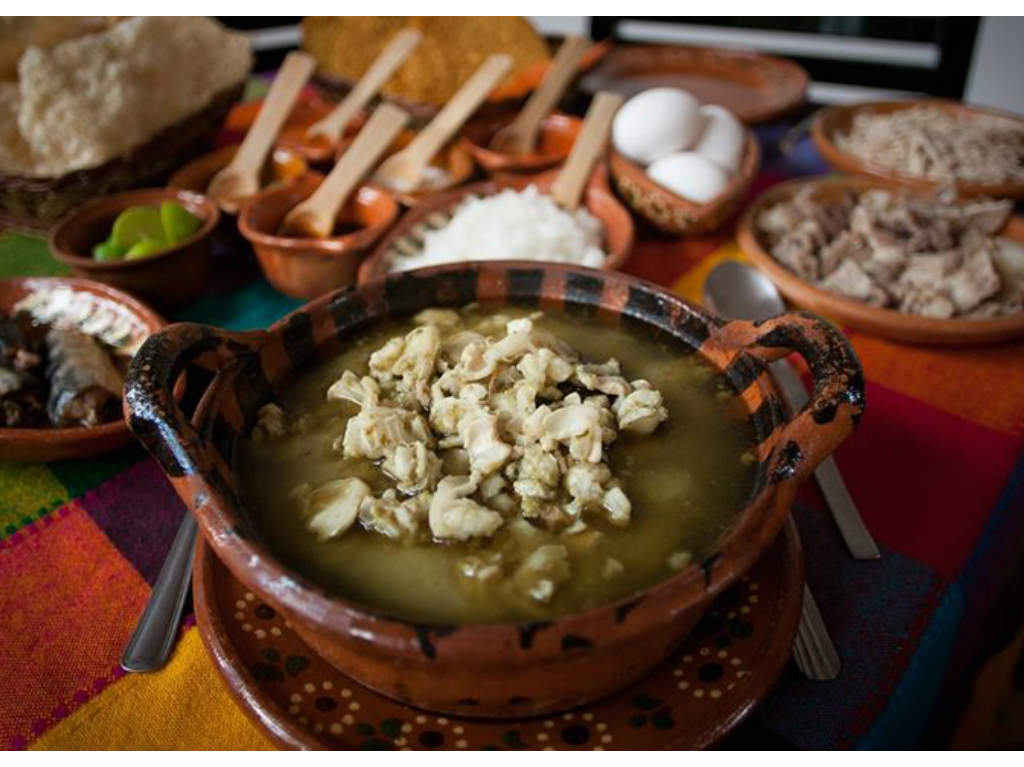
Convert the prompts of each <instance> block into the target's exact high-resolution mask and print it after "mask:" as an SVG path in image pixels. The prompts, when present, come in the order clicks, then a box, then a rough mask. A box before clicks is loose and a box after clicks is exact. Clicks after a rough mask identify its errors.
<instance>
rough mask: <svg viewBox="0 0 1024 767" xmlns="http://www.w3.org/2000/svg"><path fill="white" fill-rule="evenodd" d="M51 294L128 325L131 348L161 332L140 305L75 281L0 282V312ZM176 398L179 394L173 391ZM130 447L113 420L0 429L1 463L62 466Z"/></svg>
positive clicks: (157, 320)
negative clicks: (67, 295)
mask: <svg viewBox="0 0 1024 767" xmlns="http://www.w3.org/2000/svg"><path fill="white" fill-rule="evenodd" d="M53 290H59V291H62V292H63V291H66V290H71V291H72V293H73V294H76V295H79V294H81V295H83V296H85V297H86V300H87V301H88V302H94V303H95V306H96V308H97V309H101V310H103V311H111V312H112V313H114V314H116V315H119V316H126V317H128V318H129V319H130V322H131V326H132V329H133V339H132V343H133V345H135V344H141V343H142V341H143V340H144V339H145V338H146V337H147V336H149V335H150V334H151V333H155V332H156V331H158V330H160V328H162V327H163V326H164V321H163V318H161V317H160V315H158V314H157V313H156V312H154V311H153V310H152V309H150V308H149V307H148V306H146V305H145V304H143V303H142V302H141V301H137V300H136V299H134V298H132V297H131V296H129V295H128V294H127V293H122V292H121V291H120V290H115V289H114V288H112V287H109V286H108V285H105V284H103V283H102V282H94V281H93V280H82V279H79V278H77V277H15V278H12V279H6V280H0V312H3V313H4V314H7V315H10V314H13V313H14V307H15V306H16V305H17V304H18V303H19V302H20V301H22V300H23V299H24V298H26V297H28V296H29V295H32V294H36V293H40V292H49V291H53ZM175 392H176V393H177V394H178V395H179V396H180V394H181V393H182V392H183V389H179V388H177V387H176V388H175ZM131 441H132V435H131V432H130V431H128V425H127V424H126V423H125V421H124V419H122V418H118V419H116V420H114V421H108V422H107V423H102V424H100V425H98V426H93V427H92V428H88V429H87V428H84V427H71V428H65V429H51V428H46V427H42V428H37V429H7V428H0V461H64V460H69V459H72V458H85V457H94V456H99V455H103V454H105V453H110V452H112V451H114V450H117V449H119V448H122V447H124V446H125V445H127V444H129V443H130V442H131Z"/></svg>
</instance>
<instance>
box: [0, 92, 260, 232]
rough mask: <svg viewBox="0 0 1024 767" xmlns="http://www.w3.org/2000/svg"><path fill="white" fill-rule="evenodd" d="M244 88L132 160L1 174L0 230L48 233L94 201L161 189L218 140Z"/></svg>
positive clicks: (223, 94) (167, 130)
mask: <svg viewBox="0 0 1024 767" xmlns="http://www.w3.org/2000/svg"><path fill="white" fill-rule="evenodd" d="M244 87H245V84H244V83H238V84H237V85H235V86H232V87H231V88H228V89H226V90H223V91H221V92H220V93H218V94H217V95H215V96H214V97H213V99H211V101H210V103H209V104H207V105H206V106H205V107H204V108H203V109H201V110H200V111H198V112H196V113H195V114H192V115H190V116H188V117H186V118H184V119H183V120H179V121H178V122H176V123H175V124H173V125H171V126H169V127H167V128H165V129H164V130H162V131H160V132H159V133H157V134H156V135H155V136H153V137H152V138H151V139H150V140H149V141H147V142H146V143H144V144H141V145H139V146H138V147H136V148H135V149H133V150H131V151H130V152H129V153H128V154H126V155H122V156H121V157H116V158H114V159H113V160H110V161H109V162H106V163H104V164H103V165H98V166H97V167H95V168H87V169H85V170H80V171H74V172H72V173H67V174H65V175H63V176H54V177H38V176H36V177H33V176H16V175H9V174H6V173H0V229H14V230H19V231H27V232H45V231H46V230H47V229H49V228H50V227H51V226H53V225H54V224H55V223H57V222H58V221H59V220H60V219H62V218H63V217H64V216H65V215H67V214H68V213H69V212H71V211H72V210H73V209H75V208H77V207H78V206H79V205H81V204H82V203H84V202H87V201H88V200H91V199H93V198H94V197H102V196H104V195H107V194H112V193H114V192H121V191H124V190H126V189H132V188H136V187H141V186H152V185H154V184H161V183H163V182H164V180H166V178H167V176H169V175H170V173H171V172H172V171H174V170H176V169H177V168H178V167H180V166H181V165H184V164H185V163H186V162H188V161H189V160H191V159H192V158H194V157H196V156H197V155H199V154H200V153H202V152H204V151H206V150H207V149H208V148H209V147H210V146H211V145H212V144H213V140H214V139H215V138H216V136H217V133H218V132H219V131H220V128H221V126H222V125H223V124H224V119H225V118H226V117H227V114H228V111H229V110H230V109H231V106H232V105H233V104H234V103H235V102H236V101H238V99H239V98H241V96H242V90H243V89H244Z"/></svg>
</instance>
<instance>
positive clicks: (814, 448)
mask: <svg viewBox="0 0 1024 767" xmlns="http://www.w3.org/2000/svg"><path fill="white" fill-rule="evenodd" d="M477 301H479V302H482V303H486V304H487V305H495V306H498V307H500V306H501V305H502V304H506V303H509V302H515V303H519V304H521V303H526V304H532V305H536V306H541V307H545V308H548V309H550V310H558V309H560V308H562V307H565V308H567V309H570V310H575V311H584V312H587V313H589V314H590V315H591V316H592V317H594V318H595V319H594V321H597V322H602V323H608V324H609V326H615V325H617V324H620V323H629V324H630V325H632V326H634V327H636V328H637V329H638V330H639V331H640V332H648V333H652V334H654V333H661V334H668V335H669V336H671V337H672V338H673V339H674V341H673V343H679V344H682V345H684V346H686V347H690V348H692V349H695V350H697V351H698V353H700V354H702V355H703V356H704V357H705V358H706V359H707V360H708V361H709V362H710V363H711V364H712V365H713V366H714V367H716V368H717V369H718V370H720V371H722V373H723V375H724V376H725V379H726V380H727V381H729V382H730V384H731V386H732V387H733V388H734V389H735V390H736V391H737V392H742V393H743V396H742V399H741V401H742V402H743V407H744V408H745V411H746V414H747V416H748V417H749V418H750V421H751V428H752V429H753V431H754V433H755V434H756V440H757V442H758V445H757V447H756V448H754V452H755V454H756V456H757V461H758V463H757V467H756V481H755V484H754V488H753V490H752V492H751V496H750V498H749V501H748V502H747V504H746V507H745V508H744V509H743V510H738V511H737V516H736V519H735V522H734V523H733V524H732V525H731V526H730V528H729V529H728V530H727V531H725V532H724V533H723V534H722V536H721V537H720V539H719V540H718V541H717V543H716V547H715V548H716V550H715V553H714V554H713V555H712V556H709V557H707V558H706V559H704V560H703V561H701V562H698V563H695V564H693V565H691V566H690V567H688V568H687V569H685V570H683V571H681V572H679V573H678V574H676V575H674V576H672V577H671V578H668V579H667V580H665V581H663V582H661V583H658V584H656V585H654V586H652V587H650V588H647V589H644V590H642V591H639V592H637V593H635V594H633V595H631V596H629V597H627V598H625V599H622V600H619V601H617V602H613V603H611V604H606V605H602V606H600V607H596V608H593V609H589V610H586V611H585V612H581V613H576V614H572V615H567V616H564V617H560V618H557V619H554V620H551V621H542V622H533V623H494V624H467V625H436V624H429V623H427V624H422V623H411V622H409V621H405V620H399V619H395V618H392V617H390V616H388V615H386V614H384V613H382V612H380V611H378V610H374V609H373V608H371V607H367V606H364V605H361V604H357V603H355V602H353V601H350V600H348V599H345V598H343V597H339V596H337V595H334V594H331V593H329V592H327V591H325V590H324V589H322V588H321V587H319V586H318V585H317V584H315V583H313V582H311V581H309V580H307V579H305V578H304V577H302V576H300V575H299V574H297V573H295V572H294V571H292V570H290V569H289V568H288V567H287V566H285V565H284V564H283V563H282V562H281V561H280V560H279V559H278V558H277V557H276V556H275V555H274V553H273V552H272V550H271V549H270V548H269V547H268V546H267V545H266V542H265V541H264V540H263V539H261V537H260V535H259V533H258V532H257V530H256V529H255V528H254V527H253V525H252V522H251V521H250V517H249V516H248V515H247V513H246V511H245V509H244V508H243V507H242V505H241V504H240V502H239V500H238V495H237V492H238V487H239V482H240V478H239V477H238V475H237V474H236V472H235V470H234V466H235V464H234V462H233V455H234V454H235V452H236V443H237V440H238V439H239V437H240V436H242V435H246V434H248V433H249V431H250V430H251V428H252V426H253V423H254V420H255V413H256V411H257V410H258V409H259V408H260V407H262V406H263V405H264V404H265V403H267V402H269V401H271V400H272V399H273V398H275V392H279V391H280V390H281V387H282V386H283V385H284V383H285V381H286V379H287V378H288V376H289V375H290V374H291V373H292V371H293V370H295V369H298V368H302V367H307V366H311V365H315V364H318V363H320V362H323V361H326V360H329V359H332V358H334V356H335V355H336V354H337V353H338V352H339V351H340V350H341V349H342V348H344V347H345V346H346V345H348V344H351V343H353V342H355V341H356V340H357V339H358V338H359V337H360V336H361V335H362V334H363V333H364V332H366V331H367V329H368V328H371V327H372V326H373V325H375V324H376V323H378V322H382V321H384V320H385V319H386V318H388V317H389V316H403V315H408V314H410V313H413V312H415V311H418V310H420V309H423V308H425V307H430V306H463V305H465V304H468V303H470V302H477ZM666 340H667V339H666ZM792 351H796V352H799V353H800V354H801V355H802V356H803V357H804V359H805V360H806V361H807V363H808V365H809V367H810V369H811V375H812V379H813V382H814V393H813V394H812V396H811V399H810V402H809V403H808V405H807V407H806V408H805V409H804V410H802V411H801V412H800V413H798V414H797V415H795V416H793V417H789V416H787V415H786V414H785V413H786V410H785V406H784V405H783V401H784V400H783V397H782V394H781V393H780V391H779V389H778V386H777V385H776V383H775V382H774V380H773V379H772V377H771V375H770V373H769V372H768V368H767V367H766V364H765V363H766V362H768V361H769V360H774V359H778V358H780V357H783V356H785V355H788V354H789V353H790V352H792ZM200 355H204V356H206V357H214V358H216V359H218V360H220V364H221V368H220V371H219V372H218V373H217V375H216V376H214V377H213V379H212V380H211V382H210V385H209V388H208V389H207V390H206V392H205V393H204V394H203V397H202V400H201V404H200V407H199V408H198V409H197V411H196V413H195V416H194V418H193V419H192V420H189V419H187V418H186V417H185V416H184V414H183V413H181V411H180V410H179V409H178V407H177V405H176V404H175V400H174V397H173V396H172V394H171V391H170V386H171V383H172V382H173V381H174V380H175V379H176V377H177V376H178V375H179V373H180V372H181V371H183V370H188V369H189V364H190V362H191V361H192V360H194V359H195V358H197V357H198V356H200ZM126 396H127V401H128V404H129V407H130V415H129V419H130V424H131V427H132V430H133V431H134V432H135V434H136V435H137V436H138V437H139V439H141V440H142V441H143V442H144V443H145V444H146V446H147V447H148V448H149V450H150V451H151V452H152V453H153V455H154V456H155V457H156V458H157V460H158V461H159V462H160V463H161V464H162V466H163V468H164V471H165V472H166V473H167V475H168V477H169V478H170V480H171V482H172V483H173V485H174V487H175V489H176V490H177V492H178V493H179V494H180V496H181V497H182V499H184V501H185V503H186V504H187V505H188V507H189V508H190V509H192V511H193V513H194V514H195V516H196V520H197V521H198V523H199V526H200V528H201V530H202V532H203V535H204V537H205V539H206V540H207V542H208V543H209V545H210V546H211V548H212V549H213V551H214V552H215V554H216V555H217V557H218V558H219V559H220V560H221V561H222V562H223V563H224V564H225V565H226V566H227V568H228V569H229V570H230V571H231V572H232V574H233V575H234V576H235V577H236V578H237V579H238V580H240V581H241V582H242V583H243V584H244V585H245V587H246V588H247V589H248V590H250V591H252V592H253V593H254V594H255V595H257V597H258V598H259V599H261V600H263V601H265V602H266V603H268V604H269V605H271V606H272V607H273V608H274V610H276V611H278V612H279V613H280V614H282V616H283V617H284V618H285V619H286V620H287V621H288V622H289V624H290V625H291V626H293V627H294V629H295V630H296V632H298V633H299V635H300V636H301V637H302V639H303V640H304V641H305V642H306V643H307V644H309V645H310V647H311V648H312V649H313V650H314V651H315V652H316V653H317V654H318V655H320V656H322V657H323V658H324V659H325V660H327V661H329V662H330V663H331V664H333V665H334V666H336V667H337V668H338V669H339V670H341V671H342V672H343V673H344V674H346V675H347V676H350V677H351V678H353V679H355V680H356V681H358V682H359V683H360V684H363V685H365V686H367V687H369V688H371V689H373V690H376V691H378V692H380V693H382V694H384V695H388V696H390V697H392V698H395V699H397V700H400V701H402V702H405V703H408V704H410V705H413V706H418V707H421V708H426V709H430V710H434V711H444V712H450V713H455V714H459V715H464V716H477V717H523V716H530V715H536V714H542V713H547V712H552V711H557V710H562V709H566V708H571V707H573V706H576V705H579V704H582V703H584V702H586V701H591V700H595V699H597V698H600V697H602V696H604V695H606V694H608V693H610V692H612V691H614V690H616V689H619V688H621V687H624V686H626V685H628V684H629V683H630V682H632V681H635V680H637V679H639V678H641V677H643V676H644V675H645V674H647V673H648V672H649V671H650V670H651V669H652V668H654V667H655V666H656V665H657V664H658V663H660V662H661V661H662V660H664V659H665V658H666V656H667V655H668V654H669V653H670V652H671V651H672V650H673V649H674V648H676V647H677V646H678V645H679V643H680V642H681V641H682V639H683V638H685V637H686V635H687V634H688V633H689V632H690V631H691V630H692V629H693V628H694V626H695V625H696V624H697V622H698V620H699V619H700V617H701V614H702V613H703V612H704V610H705V609H706V608H707V607H708V605H709V604H710V603H711V602H712V600H713V599H714V598H715V596H716V595H718V594H720V593H722V591H723V590H724V589H726V588H727V587H729V586H730V584H733V583H735V582H736V581H737V580H738V579H739V578H740V577H741V576H742V575H743V574H744V573H746V572H747V571H748V570H749V569H750V568H751V567H752V566H753V565H754V563H755V562H757V560H758V558H759V557H760V556H761V555H762V554H763V553H764V552H765V551H766V549H767V548H768V546H770V545H771V543H772V541H773V540H774V539H775V537H776V535H777V534H778V533H779V531H780V530H781V529H782V527H783V525H784V523H785V521H786V519H787V517H788V515H789V510H790V507H791V504H792V502H793V498H794V495H795V492H796V488H797V486H798V485H799V484H800V483H801V482H802V481H804V480H805V479H807V478H809V477H810V476H811V473H812V472H813V470H814V468H815V466H817V465H818V463H819V462H820V461H821V460H822V459H823V458H825V456H827V455H828V454H829V453H831V452H832V451H833V450H834V449H835V448H836V446H837V445H839V443H840V442H842V441H843V440H844V439H845V438H846V437H847V436H848V435H849V434H850V433H851V431H852V430H853V428H854V426H855V425H856V423H857V421H858V419H859V417H860V414H861V412H862V410H863V407H864V379H863V375H862V372H861V369H860V365H859V364H858V362H857V359H856V357H855V356H854V353H853V351H852V349H851V348H850V346H849V344H848V342H847V341H846V339H845V338H844V337H843V335H842V334H841V333H840V332H839V331H837V330H836V329H835V328H833V327H832V326H831V325H829V324H828V323H826V322H825V321H824V320H821V319H819V318H817V317H814V316H812V315H807V314H787V315H783V316H781V317H777V318H774V319H770V320H767V321H765V322H763V323H760V324H757V325H755V324H752V323H748V322H729V323H726V322H723V321H722V320H720V319H717V318H715V317H712V316H710V315H709V314H707V313H706V312H705V311H704V310H702V309H700V308H698V307H696V306H693V305H690V304H688V303H686V302H685V301H683V300H682V299H681V298H680V297H678V296H676V295H674V294H672V293H670V292H668V291H666V290H664V289H662V288H660V287H657V286H655V285H652V284H649V283H646V282H643V281H642V280H638V279H636V278H634V277H630V276H628V275H624V274H619V273H615V272H606V271H598V270H591V269H576V268H569V267H561V266H557V265H552V264H536V263H530V262H477V263H470V264H456V265H445V266H439V267H432V268H429V269H422V270H417V271H414V272H404V273H401V274H397V275H392V276H389V277H388V278H386V279H384V280H376V281H374V282H371V283H368V284H365V285H360V286H359V287H357V288H355V289H345V290H342V291H338V292H336V293H333V294H329V295H326V296H322V297H321V298H319V299H317V300H316V301H314V302H312V303H310V304H308V305H307V306H305V307H303V308H302V309H299V310H298V311H296V312H295V313H293V314H292V315H290V316H288V317H286V318H284V319H282V320H281V321H279V322H277V323H276V324H274V325H273V326H272V327H271V328H269V329H268V330H266V331H253V332H248V333H229V332H227V331H223V330H218V329H215V328H211V327H205V326H202V325H195V324H179V325H173V326H171V327H170V328H168V329H167V330H166V331H165V332H163V333H161V334H159V335H157V336H154V337H153V338H151V339H150V340H149V341H148V342H147V343H146V345H145V346H144V347H143V349H142V350H141V351H140V352H139V354H138V355H137V356H136V358H135V361H134V363H133V365H132V371H131V373H130V375H129V378H128V383H127V395H126Z"/></svg>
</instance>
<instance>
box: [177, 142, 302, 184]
mask: <svg viewBox="0 0 1024 767" xmlns="http://www.w3.org/2000/svg"><path fill="white" fill-rule="evenodd" d="M238 147H239V145H238V144H232V145H231V146H225V147H221V148H220V149H215V150H214V151H212V152H210V153H209V154H205V155H203V156H202V157H200V158H199V159H197V160H193V161H192V162H190V163H189V164H188V165H185V166H182V167H181V168H180V169H178V171H177V172H175V174H174V175H173V176H171V180H170V181H169V182H168V183H167V186H169V187H171V188H172V189H188V190H189V191H192V192H199V193H200V194H206V188H207V187H208V186H209V185H210V181H211V180H213V177H214V176H215V175H216V174H217V171H219V170H221V169H222V168H226V167H227V165H228V163H229V162H231V160H232V159H234V156H235V154H236V153H237V152H238ZM308 170H309V163H307V162H306V159H305V158H304V157H303V156H302V155H301V154H299V153H298V152H297V151H295V150H294V149H288V148H286V147H274V151H273V152H272V153H271V156H270V158H269V159H268V162H267V164H266V165H265V166H264V168H263V175H262V178H261V179H260V184H261V186H262V188H264V189H266V188H267V187H270V186H273V185H275V184H287V183H289V182H290V181H292V180H294V179H296V178H298V177H299V176H301V175H302V174H303V173H305V172H307V171H308Z"/></svg>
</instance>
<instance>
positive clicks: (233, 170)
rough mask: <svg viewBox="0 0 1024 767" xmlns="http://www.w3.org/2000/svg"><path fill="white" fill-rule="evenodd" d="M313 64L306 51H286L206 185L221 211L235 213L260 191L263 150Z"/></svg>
mask: <svg viewBox="0 0 1024 767" xmlns="http://www.w3.org/2000/svg"><path fill="white" fill-rule="evenodd" d="M315 66H316V60H315V59H314V58H313V57H312V56H310V55H309V54H308V53H298V52H294V53H289V54H288V56H287V57H286V58H285V60H284V64H283V65H282V66H281V69H280V70H279V71H278V73H277V76H276V77H275V78H274V82H273V83H272V84H271V86H270V91H269V92H268V93H267V97H266V98H265V99H264V100H263V106H262V107H260V111H259V114H258V115H256V121H255V122H254V123H253V124H252V127H251V128H250V129H249V132H248V133H246V134H245V139H244V140H243V141H242V145H241V146H240V147H239V148H238V152H237V153H236V154H235V157H234V159H233V160H232V161H231V162H230V164H228V166H227V167H225V168H222V169H221V170H220V171H219V172H218V173H217V175H215V176H214V177H213V179H211V180H210V184H209V186H207V187H206V194H207V195H208V196H209V197H210V198H211V199H212V200H213V201H214V202H216V203H217V205H219V206H220V208H221V209H222V210H224V211H225V212H227V213H236V212H237V211H238V207H239V203H240V201H241V200H242V199H243V198H245V197H251V196H252V195H254V194H256V192H258V191H259V190H260V172H261V171H262V170H263V163H264V162H265V161H266V159H267V152H269V151H270V148H271V147H272V146H273V144H274V139H276V138H277V134H278V133H279V132H280V131H281V127H282V126H283V125H284V122H285V120H286V119H288V113H289V112H291V110H292V105H294V104H295V100H296V99H297V98H298V97H299V93H300V92H301V91H302V86H304V85H305V84H306V81H307V80H308V79H309V77H310V75H312V74H313V69H314V67H315Z"/></svg>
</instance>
